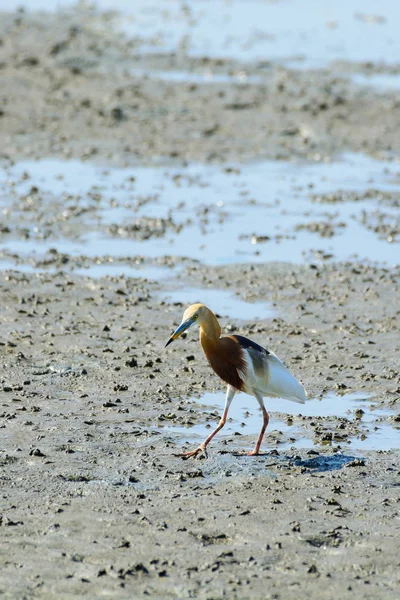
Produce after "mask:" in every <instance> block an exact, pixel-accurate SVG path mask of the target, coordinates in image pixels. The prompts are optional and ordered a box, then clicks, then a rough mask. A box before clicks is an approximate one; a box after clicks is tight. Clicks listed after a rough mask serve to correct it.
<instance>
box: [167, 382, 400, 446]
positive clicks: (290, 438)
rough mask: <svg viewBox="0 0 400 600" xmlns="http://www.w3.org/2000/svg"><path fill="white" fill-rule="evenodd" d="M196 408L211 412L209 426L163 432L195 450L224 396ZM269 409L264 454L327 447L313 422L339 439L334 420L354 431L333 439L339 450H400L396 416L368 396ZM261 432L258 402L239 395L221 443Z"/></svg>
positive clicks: (274, 401) (204, 399)
mask: <svg viewBox="0 0 400 600" xmlns="http://www.w3.org/2000/svg"><path fill="white" fill-rule="evenodd" d="M197 402H198V404H199V406H207V407H209V408H211V409H212V410H213V412H212V414H211V415H210V416H209V417H207V422H206V424H205V425H204V424H202V425H194V426H191V427H184V426H179V427H172V426H169V427H164V428H163V429H164V430H166V431H168V432H169V433H172V434H176V435H177V436H179V439H180V440H181V441H185V442H186V441H187V442H190V443H193V444H196V443H198V442H199V441H202V440H203V439H204V438H205V437H206V436H207V435H208V433H209V432H210V431H211V430H212V429H213V428H214V427H215V426H216V424H217V422H218V419H219V416H220V415H221V413H222V410H223V406H224V394H223V392H216V393H206V394H204V395H203V396H201V398H199V399H198V400H197ZM265 406H266V408H267V410H268V412H269V414H270V422H269V426H268V429H267V432H266V437H265V442H264V447H265V448H266V449H267V448H271V447H272V448H279V449H280V448H282V449H285V448H289V447H294V448H298V449H304V448H308V449H310V448H315V447H316V446H318V445H326V443H327V442H326V440H322V441H321V440H318V438H317V437H316V436H315V435H314V436H313V431H314V429H313V428H314V427H315V423H313V422H312V420H311V419H310V418H315V419H317V418H318V419H319V420H318V425H319V426H323V427H325V426H326V427H327V431H328V432H329V431H333V432H336V433H337V432H338V431H342V430H341V429H338V428H337V427H336V425H337V421H336V420H335V421H332V419H333V418H334V417H336V418H341V419H343V418H345V419H347V420H348V421H350V422H351V428H350V430H349V433H348V434H347V435H346V436H345V437H344V438H343V440H338V439H336V440H335V437H334V436H333V439H332V440H331V441H329V444H332V445H338V444H340V445H341V447H345V448H347V447H348V448H351V449H352V450H365V451H367V450H390V449H393V448H399V445H400V429H399V428H400V425H399V424H397V423H393V424H391V423H390V422H389V417H390V416H393V414H394V412H393V410H389V409H388V408H387V407H382V406H381V405H379V404H378V403H377V402H376V401H372V399H370V398H368V396H367V395H366V394H362V393H353V394H345V395H338V394H334V393H329V394H327V395H326V396H324V397H323V398H322V399H321V400H319V399H316V398H314V399H311V400H308V401H307V402H306V403H305V404H304V405H301V404H296V403H293V402H290V401H289V400H283V399H280V398H265ZM301 417H304V419H301ZM322 419H326V421H323V420H322ZM329 423H331V425H333V429H332V430H330V429H329ZM354 424H355V425H356V427H355V428H354V427H353V425H354ZM396 425H397V428H396ZM260 428H261V412H260V410H259V408H258V404H257V401H256V399H255V398H252V397H251V396H248V395H246V394H238V395H237V396H236V397H235V399H234V401H233V403H232V405H231V408H230V410H229V420H228V422H227V423H226V425H225V427H224V429H223V430H222V431H221V432H220V433H219V434H218V437H217V440H218V438H220V439H222V440H223V439H226V438H227V437H229V438H232V436H237V435H238V434H241V435H246V436H254V441H255V439H256V437H257V435H258V433H259V431H260ZM328 437H329V435H328Z"/></svg>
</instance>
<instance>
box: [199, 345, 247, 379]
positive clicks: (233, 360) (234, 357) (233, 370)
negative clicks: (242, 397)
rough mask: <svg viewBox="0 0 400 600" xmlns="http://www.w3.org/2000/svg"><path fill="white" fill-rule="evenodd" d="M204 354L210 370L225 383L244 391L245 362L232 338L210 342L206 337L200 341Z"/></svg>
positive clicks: (239, 348) (238, 346) (240, 350)
mask: <svg viewBox="0 0 400 600" xmlns="http://www.w3.org/2000/svg"><path fill="white" fill-rule="evenodd" d="M200 342H201V345H202V348H203V351H204V354H205V356H206V358H207V360H208V362H209V363H210V366H211V368H212V369H213V370H214V372H215V373H216V374H217V375H218V377H220V378H221V379H222V380H223V381H225V383H229V385H231V386H233V387H234V388H235V389H237V390H241V391H244V389H245V381H246V369H247V365H246V360H245V357H244V354H243V351H242V349H241V347H240V345H239V344H238V343H237V342H236V341H235V340H234V339H232V338H229V337H223V338H219V339H218V340H217V341H214V342H211V343H210V341H209V340H207V338H206V336H203V337H202V338H201V339H200Z"/></svg>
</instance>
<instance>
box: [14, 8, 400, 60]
mask: <svg viewBox="0 0 400 600" xmlns="http://www.w3.org/2000/svg"><path fill="white" fill-rule="evenodd" d="M21 4H23V5H24V6H25V7H26V8H27V9H30V10H35V9H42V10H43V9H45V10H49V5H51V4H52V3H49V2H48V1H47V0H25V1H24V2H21V1H20V0H8V2H7V9H8V10H13V9H16V8H17V7H18V6H20V5H21ZM73 4H75V0H64V1H60V2H57V3H53V4H52V6H51V8H54V9H56V8H60V7H66V6H71V5H73ZM96 5H97V7H98V8H99V9H101V10H112V11H119V12H120V17H119V18H117V20H116V22H117V25H118V27H119V28H120V29H122V31H123V32H124V33H125V34H126V35H128V36H129V37H134V38H135V40H136V42H138V41H139V42H141V43H140V44H139V47H138V48H139V51H141V52H142V53H146V52H154V53H160V52H161V53H170V52H185V53H187V54H188V55H190V56H211V57H224V58H232V59H238V60H240V61H243V60H246V61H255V60H262V61H276V62H284V61H289V60H291V61H292V63H293V65H294V66H299V67H300V68H301V67H304V66H307V67H308V68H310V67H311V68H314V67H324V66H326V65H327V64H329V63H330V62H332V61H335V60H345V61H352V62H365V61H375V62H386V63H395V62H398V57H399V56H400V36H399V35H398V24H399V21H400V3H399V2H396V1H394V0H380V2H379V3H377V2H376V0H353V1H352V2H348V1H347V0H336V2H330V3H326V2H321V1H320V0H302V2H297V0H280V1H279V2H260V1H259V0H246V2H243V0H230V2H226V1H225V0H213V2H185V3H183V4H182V2H181V0H169V1H168V2H160V0H136V1H135V2H128V1H127V0H113V1H111V0H97V2H96ZM104 26H107V27H109V23H108V22H105V24H104Z"/></svg>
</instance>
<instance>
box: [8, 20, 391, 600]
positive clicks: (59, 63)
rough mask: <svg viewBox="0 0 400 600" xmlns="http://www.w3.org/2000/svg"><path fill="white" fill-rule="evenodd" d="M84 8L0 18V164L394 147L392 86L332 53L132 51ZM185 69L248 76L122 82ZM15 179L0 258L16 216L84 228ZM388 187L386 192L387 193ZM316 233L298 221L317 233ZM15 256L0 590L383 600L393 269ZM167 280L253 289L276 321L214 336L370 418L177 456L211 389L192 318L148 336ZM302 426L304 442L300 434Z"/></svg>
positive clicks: (79, 219)
mask: <svg viewBox="0 0 400 600" xmlns="http://www.w3.org/2000/svg"><path fill="white" fill-rule="evenodd" d="M104 23H105V21H104V19H103V17H102V16H101V15H97V14H91V13H88V12H85V11H80V12H78V13H74V12H72V13H68V14H67V15H64V16H63V17H61V16H59V15H56V16H43V15H41V16H35V15H34V14H32V15H24V14H18V15H17V14H7V15H6V14H3V15H1V19H0V39H1V48H0V49H1V60H0V63H1V71H0V74H1V80H2V89H1V92H0V97H1V102H2V104H1V112H0V124H1V130H0V143H1V149H2V150H1V154H2V159H3V165H6V166H9V165H10V164H11V163H12V162H13V161H18V160H20V159H21V158H39V157H66V158H71V157H75V158H85V159H92V160H96V161H99V162H100V163H101V164H110V165H117V166H121V165H123V164H135V162H137V161H138V160H140V161H141V162H142V164H146V163H149V162H154V160H155V159H156V160H158V161H159V160H160V159H161V157H164V158H166V157H167V158H168V159H174V160H176V159H181V160H193V159H195V160H196V161H200V162H201V161H227V160H232V161H236V162H241V161H245V160H247V159H255V158H262V157H263V158H265V157H267V158H272V159H283V158H288V157H291V158H293V157H303V158H310V157H313V156H315V155H316V154H318V155H320V156H327V157H331V156H333V155H334V154H335V153H337V152H342V151H349V150H351V151H363V152H366V153H368V154H370V155H371V156H377V157H385V158H388V157H391V158H392V159H393V157H395V156H396V155H397V154H398V153H399V151H400V138H399V135H398V131H399V125H400V123H399V120H400V110H399V107H400V104H399V98H398V94H396V93H395V92H387V93H378V92H375V91H373V89H369V90H368V91H367V92H366V90H365V89H360V88H359V87H357V86H356V85H354V84H352V83H351V81H350V80H349V79H346V77H344V76H342V77H341V76H338V74H337V72H336V71H334V70H330V69H325V70H324V71H320V72H311V71H306V70H304V71H291V70H288V69H284V68H283V67H278V66H274V65H270V64H267V65H257V64H246V65H243V64H238V63H233V62H232V61H223V60H218V61H215V60H213V59H202V60H200V59H188V58H187V57H185V55H184V53H182V55H179V54H178V55H171V56H165V55H163V56H158V55H149V56H144V55H143V54H139V53H136V52H135V43H134V42H133V43H128V42H127V41H126V40H125V39H123V38H121V36H119V35H117V33H116V32H115V30H114V29H113V28H111V27H105V26H104ZM205 63H206V64H207V65H208V66H210V67H212V68H213V69H214V71H215V72H216V73H221V74H224V73H225V74H227V73H228V74H229V73H232V72H241V71H243V70H246V73H247V74H248V76H249V77H251V76H254V77H256V76H257V77H262V79H263V82H262V83H241V84H240V85H239V84H232V83H210V84H207V85H203V84H202V85H196V84H194V83H188V82H181V83H180V82H168V81H163V82H159V81H154V80H151V79H148V80H144V79H143V77H142V76H137V75H135V74H134V69H135V68H137V69H139V68H140V69H147V70H161V71H162V70H168V69H177V70H187V71H190V72H193V73H196V72H197V71H198V70H200V69H202V68H203V67H204V64H205ZM347 69H348V70H349V71H351V65H347ZM377 70H379V69H377ZM35 194H37V190H36V191H35V190H33V191H32V190H31V193H30V196H29V197H30V198H31V199H32V197H33V200H32V201H29V203H28V204H29V209H27V208H26V205H25V203H26V201H27V196H23V197H22V196H21V197H18V195H17V196H16V197H15V198H14V199H13V200H12V202H13V203H15V204H10V207H11V208H12V210H11V212H10V213H9V214H8V213H7V214H6V213H4V214H5V217H7V218H6V219H5V220H4V222H3V227H2V229H0V235H1V240H2V248H3V256H9V254H10V253H8V252H7V241H8V240H9V238H10V236H12V235H16V236H17V237H21V236H22V237H24V235H25V237H29V233H30V232H31V233H32V235H34V227H35V223H36V224H38V223H39V224H40V227H46V228H47V230H48V232H49V236H50V237H51V236H53V238H54V240H57V239H58V237H59V236H67V237H69V238H70V239H74V237H76V236H79V235H80V233H81V230H82V229H85V228H87V227H89V225H90V223H91V220H90V219H91V218H92V216H93V215H92V216H91V217H90V218H88V217H87V214H86V213H85V211H83V212H82V211H80V210H78V209H79V208H81V205H80V202H81V200H76V199H75V200H74V202H75V208H74V210H71V211H70V212H69V213H68V215H67V217H66V218H65V219H57V202H56V201H55V202H53V200H51V201H49V202H48V203H47V204H46V210H43V209H42V207H41V204H40V202H39V201H36V200H35ZM388 196H389V198H388V201H390V203H391V206H392V208H393V207H394V208H396V206H398V197H395V196H394V195H390V194H388ZM64 200H65V199H64ZM330 200H331V201H335V199H333V200H332V198H331V199H330ZM336 201H338V202H340V198H339V199H337V198H336ZM10 202H11V201H10ZM18 202H19V204H18ZM17 204H18V206H17ZM21 207H22V208H21ZM17 209H18V210H20V211H22V213H24V214H25V217H24V218H25V222H24V223H22V222H21V220H20V213H19V212H18V210H17ZM93 214H94V215H96V212H95V211H94V213H93ZM374 218H375V219H376V218H378V221H377V223H376V224H375V229H373V231H375V233H376V235H378V236H383V238H384V239H388V238H389V237H391V238H392V239H391V240H390V242H393V239H396V236H397V235H398V230H399V224H398V219H397V221H396V220H395V221H391V222H390V224H389V225H387V224H385V222H384V220H383V219H381V220H380V221H379V216H378V217H376V215H375V217H374ZM88 223H89V225H88ZM368 224H369V225H371V222H370V221H368ZM330 226H331V223H329V222H327V223H325V225H324V224H322V225H318V224H317V225H315V224H314V225H313V224H310V223H308V224H306V225H304V224H303V225H301V224H299V229H302V228H308V229H311V230H315V229H316V230H318V231H319V233H320V235H321V236H323V235H333V233H332V232H330V230H329V227H330ZM126 227H127V228H128V229H129V224H126ZM371 227H373V225H371ZM24 231H25V233H24ZM176 231H177V229H176V227H175V225H174V223H173V222H171V221H169V220H168V219H166V220H165V221H162V220H153V221H152V220H149V219H147V220H145V221H143V220H142V221H141V222H140V223H138V224H137V226H135V227H133V228H131V229H130V230H129V231H128V233H126V232H124V233H125V234H126V235H128V236H131V237H134V238H135V239H139V240H143V239H148V238H151V239H153V238H154V239H156V238H159V237H163V236H165V235H166V234H167V233H168V235H174V234H175V233H176ZM318 231H317V233H318ZM321 231H322V233H321ZM109 233H110V235H117V233H118V232H116V231H114V230H113V229H112V227H111V226H110V231H109ZM119 233H120V232H119ZM388 243H389V241H388ZM392 247H393V259H394V262H396V260H395V258H396V256H397V257H398V253H399V246H398V244H396V243H393V246H392ZM13 260H14V262H15V265H16V266H15V268H14V269H13V270H7V271H4V272H2V273H1V277H0V294H1V305H2V311H1V321H0V322H1V337H0V356H1V363H2V373H1V376H0V402H1V431H2V437H1V443H0V464H1V479H0V481H1V489H2V491H1V512H2V514H1V517H0V525H1V528H0V532H1V547H2V552H1V561H2V568H1V570H0V592H1V594H2V597H4V598H10V599H15V598H20V599H22V598H24V599H30V598H32V599H33V598H65V599H67V598H80V597H88V598H100V597H106V598H127V599H128V598H147V597H151V598H160V599H164V598H199V599H204V600H206V599H207V600H217V599H219V598H229V599H233V598H236V599H238V600H239V599H240V600H243V599H246V598H249V599H260V600H261V599H267V598H271V599H272V598H274V599H282V600H286V599H291V598H296V599H298V598H312V599H315V600H322V599H332V598H338V597H341V598H346V599H347V598H349V599H353V598H354V599H355V598H357V599H361V598H363V599H370V600H375V599H395V598H398V597H399V594H400V575H399V573H400V569H399V568H400V562H399V555H398V548H399V500H400V497H399V481H400V478H399V475H400V470H399V469H400V467H399V450H398V447H399V444H398V436H399V432H398V427H399V408H400V405H399V400H400V377H399V372H398V356H399V350H400V346H399V335H398V331H399V314H400V311H399V303H398V298H399V296H400V270H399V267H383V266H382V265H373V264H367V263H363V262H346V263H334V262H329V261H328V262H326V263H325V262H324V261H321V262H318V263H316V264H308V265H306V264H305V265H294V264H283V263H275V262H269V263H267V264H251V263H249V264H246V265H237V264H232V265H229V266H226V265H225V266H214V267H213V266H209V267H205V266H203V265H201V264H200V263H197V262H196V261H193V260H184V259H182V258H181V259H176V258H173V257H165V258H161V259H158V260H157V261H154V262H155V263H156V264H159V265H160V264H162V265H164V266H165V265H166V266H169V267H170V268H171V273H172V272H173V273H174V275H173V276H171V277H170V278H168V279H165V280H163V279H161V278H160V279H159V280H157V281H154V280H153V281H152V280H150V279H145V278H140V277H123V276H118V277H106V278H100V279H99V278H93V277H88V276H78V275H77V274H75V273H74V272H73V270H72V271H70V270H71V269H72V268H73V267H75V266H81V265H82V264H92V263H93V262H95V259H93V258H91V259H89V258H87V257H76V256H75V257H73V256H68V255H65V254H62V253H57V252H55V251H53V252H50V253H49V254H48V255H47V258H46V260H45V261H44V262H43V260H42V261H40V260H33V259H32V260H27V259H26V257H19V256H18V255H15V253H14V255H13ZM102 260H104V261H105V262H107V257H100V258H99V261H100V262H101V261H102ZM137 260H139V259H137ZM398 262H399V261H398V260H397V263H398ZM19 263H20V264H21V265H22V266H23V265H26V264H29V265H30V267H32V265H33V266H34V268H31V269H30V270H31V271H33V272H27V273H25V272H23V271H24V269H23V268H22V266H21V268H20V269H19ZM125 264H126V265H129V264H131V263H130V261H129V258H128V257H125ZM50 267H51V269H53V270H47V271H46V270H45V271H43V268H47V269H49V268H50ZM174 267H179V268H180V271H179V273H178V275H177V274H176V269H175V270H174ZM153 279H154V278H153ZM188 288H203V289H207V288H210V289H214V290H215V289H216V290H227V289H229V290H233V291H237V290H240V293H239V295H240V296H241V297H242V298H243V299H246V300H248V301H249V302H270V303H271V306H273V307H274V309H275V310H276V313H277V314H276V317H275V318H271V319H264V320H256V319H254V320H251V321H249V320H245V319H244V320H239V319H238V318H222V319H221V322H222V325H223V327H224V329H225V331H236V332H237V333H241V334H244V335H249V336H251V337H252V338H253V339H255V340H256V341H257V342H259V343H261V344H263V345H265V346H267V347H268V348H270V349H272V350H274V351H275V352H276V353H277V354H278V355H279V356H280V358H281V359H282V360H284V361H285V363H286V364H287V365H288V366H290V368H291V370H292V371H293V373H294V374H295V375H296V376H298V377H299V378H300V379H301V380H302V381H303V382H304V384H305V385H306V387H307V389H308V392H309V395H310V397H312V398H314V397H317V398H318V397H323V396H324V395H325V394H326V393H329V392H335V393H337V394H345V393H351V392H362V393H364V394H365V395H366V397H368V396H369V397H370V398H371V399H373V400H374V401H375V403H376V404H375V405H376V406H377V407H378V408H379V409H381V410H382V411H383V414H384V417H382V418H381V419H380V420H379V419H377V420H376V421H373V422H372V421H371V422H370V421H365V420H364V419H363V418H362V415H361V413H360V414H359V415H355V414H349V415H348V416H347V417H338V416H334V415H333V416H331V417H329V418H322V417H320V416H318V415H316V416H315V418H309V417H301V416H297V413H296V412H294V414H293V416H292V417H291V418H289V417H287V416H285V415H282V419H284V420H286V422H287V424H289V425H293V432H294V433H290V430H289V432H286V431H285V432H283V433H281V434H277V432H273V431H269V433H268V435H267V436H266V438H265V441H264V446H263V448H264V451H265V453H264V454H263V455H262V456H260V457H257V458H254V459H253V458H250V457H245V456H240V454H238V451H241V450H245V449H249V448H251V447H252V445H253V444H254V439H255V436H254V435H249V434H247V433H246V428H242V429H240V428H239V427H238V428H237V432H236V433H240V434H241V435H228V436H223V435H221V436H218V437H217V438H216V439H215V440H214V441H213V443H212V445H211V447H210V451H209V456H208V458H207V459H204V460H195V461H190V460H182V459H181V458H178V457H176V456H175V453H177V452H179V451H180V450H181V449H182V448H183V447H184V448H186V447H187V448H189V447H191V445H192V444H193V436H192V435H191V433H190V426H199V427H202V426H204V434H205V433H206V432H207V431H208V429H207V428H206V423H210V422H211V423H212V422H213V421H216V420H217V418H218V417H217V413H215V412H213V411H210V409H209V408H207V407H202V405H201V402H200V403H199V402H196V398H199V397H200V396H201V394H203V393H204V392H206V391H216V390H219V389H222V388H223V386H222V385H221V383H220V382H219V381H218V379H217V378H216V377H215V376H214V375H212V374H211V372H210V369H209V367H208V366H207V364H206V362H205V360H204V358H203V357H202V355H201V351H200V348H199V346H198V344H197V340H196V333H194V332H189V334H188V335H187V337H186V339H185V340H180V341H179V342H176V343H175V344H174V345H172V346H171V347H170V348H168V350H164V344H165V342H166V340H167V339H168V336H169V335H170V333H171V331H172V330H173V328H174V327H175V326H176V325H177V324H178V323H179V322H180V318H181V314H182V312H183V309H184V308H185V305H184V304H179V303H175V302H168V301H165V300H163V297H164V296H163V294H164V295H165V294H166V293H167V292H168V291H171V289H174V290H182V295H184V291H185V289H188ZM267 405H268V403H267ZM210 412H211V413H212V414H211V415H210ZM381 426H385V427H386V428H387V430H388V431H390V432H391V433H390V440H391V443H390V446H389V448H387V449H384V450H382V449H379V448H375V449H373V448H370V449H368V450H362V444H361V446H360V443H359V442H360V440H364V439H365V440H368V438H369V437H371V436H373V435H374V434H375V433H376V428H377V430H378V433H379V428H380V427H381ZM185 427H187V429H186V430H185V429H183V430H182V428H185ZM182 431H183V432H182ZM303 439H309V440H312V441H313V442H314V443H315V444H313V443H312V442H311V443H310V445H309V446H308V447H302V446H301V445H299V444H298V442H299V441H301V440H303ZM357 440H358V441H357ZM360 448H361V449H360Z"/></svg>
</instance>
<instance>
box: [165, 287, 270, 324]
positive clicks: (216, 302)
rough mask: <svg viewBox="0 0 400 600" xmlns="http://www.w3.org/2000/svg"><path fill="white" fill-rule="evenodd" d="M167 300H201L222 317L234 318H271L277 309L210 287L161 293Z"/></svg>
mask: <svg viewBox="0 0 400 600" xmlns="http://www.w3.org/2000/svg"><path fill="white" fill-rule="evenodd" d="M160 295H161V297H162V298H163V299H164V300H166V301H167V302H169V303H170V304H171V303H174V302H182V303H183V304H184V305H185V304H187V305H189V304H195V303H196V302H201V303H203V304H206V305H207V306H212V307H213V311H214V312H215V313H217V314H218V315H220V316H222V317H230V318H234V319H243V320H251V319H256V320H259V319H269V318H271V317H274V316H276V311H275V310H274V309H273V308H272V306H271V304H270V303H269V302H264V301H263V302H260V301H257V302H246V301H245V300H242V299H241V298H240V296H235V295H234V294H233V293H232V291H230V290H215V289H209V288H184V289H183V290H182V289H179V290H177V291H176V292H168V294H164V293H163V294H160Z"/></svg>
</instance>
